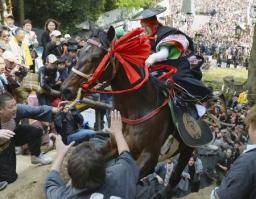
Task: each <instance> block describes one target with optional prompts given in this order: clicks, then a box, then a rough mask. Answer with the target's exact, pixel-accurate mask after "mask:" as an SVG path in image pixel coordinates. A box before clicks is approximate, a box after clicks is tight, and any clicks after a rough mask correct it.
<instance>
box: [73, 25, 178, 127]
mask: <svg viewBox="0 0 256 199" xmlns="http://www.w3.org/2000/svg"><path fill="white" fill-rule="evenodd" d="M142 32H143V30H141V29H135V30H134V31H132V32H130V33H127V34H126V36H123V37H122V38H121V39H119V40H117V41H116V40H114V41H112V43H111V45H110V46H111V47H110V48H109V49H105V48H104V47H103V45H102V44H101V43H100V42H97V41H95V40H93V39H89V40H87V43H89V44H91V45H94V46H96V47H98V48H100V49H103V50H104V51H107V53H106V54H105V56H104V57H103V59H102V60H101V62H100V64H99V65H98V66H97V67H96V69H95V70H94V72H93V74H89V75H87V74H85V73H83V72H81V71H78V70H77V69H75V68H72V71H73V72H74V73H75V74H77V75H78V76H80V77H83V78H85V79H86V82H85V83H83V85H82V88H83V89H85V90H88V91H89V92H91V93H106V94H124V93H130V92H133V91H136V90H138V89H140V88H141V87H142V86H143V85H144V84H145V83H146V82H147V81H148V79H149V69H148V67H147V66H145V65H144V62H145V58H147V57H148V56H149V54H150V44H149V41H148V39H147V38H146V37H143V36H140V34H141V33H142ZM122 42H123V43H122ZM126 42H127V43H126ZM129 42H130V43H129ZM138 47H140V48H141V49H138ZM126 49H127V51H128V53H126V54H125V53H124V52H125V51H126ZM122 50H123V51H122ZM129 50H130V51H129ZM131 51H132V52H131ZM136 53H137V54H136ZM138 55H139V56H138ZM133 56H134V57H135V58H134V60H133ZM117 60H118V61H119V62H120V64H121V66H122V67H123V69H124V71H125V72H126V75H127V77H128V80H129V81H130V83H131V85H132V87H131V88H128V89H124V90H112V91H106V90H98V89H96V88H95V87H93V86H95V83H97V82H98V80H99V78H100V77H101V75H102V73H103V72H104V71H105V70H106V68H107V67H108V65H109V64H110V63H111V62H112V63H111V64H112V66H113V72H112V77H111V80H112V79H113V78H114V77H115V75H116V73H117V72H116V71H117V69H116V67H117V66H116V64H115V63H116V61H117ZM129 62H132V63H134V64H135V65H138V66H140V65H143V66H142V67H143V70H144V77H141V76H139V75H138V73H137V71H136V70H135V69H134V68H133V67H132V66H131V65H130V64H129ZM175 72H176V69H175ZM132 74H134V77H132V76H131V75H132ZM169 100H170V95H169V96H167V98H166V99H165V100H164V102H163V103H162V104H161V105H160V106H158V107H157V108H155V109H154V110H152V111H150V112H149V113H147V114H146V115H144V116H143V117H141V118H137V119H129V118H124V117H122V121H123V122H124V123H126V124H129V125H138V124H141V123H143V122H145V121H147V120H149V119H150V118H152V117H154V116H155V115H157V114H158V113H159V112H160V111H161V110H162V109H163V108H164V107H165V106H166V105H167V104H168V102H169Z"/></svg>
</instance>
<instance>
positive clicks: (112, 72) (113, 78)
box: [61, 27, 193, 188]
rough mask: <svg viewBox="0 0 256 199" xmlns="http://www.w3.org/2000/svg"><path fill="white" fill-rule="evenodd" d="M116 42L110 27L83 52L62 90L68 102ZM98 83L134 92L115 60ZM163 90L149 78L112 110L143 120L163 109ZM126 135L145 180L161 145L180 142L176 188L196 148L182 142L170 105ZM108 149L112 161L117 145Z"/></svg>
mask: <svg viewBox="0 0 256 199" xmlns="http://www.w3.org/2000/svg"><path fill="white" fill-rule="evenodd" d="M114 38H115V30H114V28H113V27H110V28H109V30H108V31H107V32H104V31H102V30H97V32H96V33H95V35H94V36H93V37H92V38H91V39H90V42H88V43H87V44H86V45H85V46H84V47H83V48H82V49H81V51H80V52H79V57H78V58H79V59H78V64H77V66H75V68H74V69H73V72H72V73H71V74H70V75H69V77H68V78H67V79H66V80H65V81H64V82H63V84H62V86H61V92H62V96H63V97H64V98H66V99H69V100H71V99H74V98H75V96H76V92H77V91H78V88H80V87H81V84H83V83H84V82H87V81H88V78H90V77H91V75H92V74H94V72H95V70H96V68H97V66H98V65H99V63H100V61H102V59H103V57H104V56H105V55H106V54H107V53H109V52H108V49H110V48H111V45H112V42H113V40H114ZM134 55H135V54H134ZM133 68H134V69H135V70H136V72H137V73H139V74H140V76H141V77H145V75H146V74H145V72H143V71H142V70H141V69H140V68H139V67H137V66H136V65H133ZM98 82H101V83H103V84H104V83H107V84H110V86H111V88H112V89H113V90H125V89H128V90H129V89H131V83H130V82H129V79H128V78H127V74H126V72H125V70H124V69H123V67H122V64H121V63H120V62H119V61H117V59H115V58H114V57H113V56H112V57H111V58H110V60H109V61H108V63H107V67H106V68H105V69H104V71H103V72H102V75H101V76H100V78H99V80H98ZM161 90H162V89H161V83H159V82H158V81H156V80H155V79H154V78H153V77H150V78H149V79H148V80H147V81H145V83H144V84H143V85H142V86H141V87H140V88H139V89H137V90H134V91H131V92H127V93H122V94H116V95H113V108H114V109H117V110H119V111H120V113H121V115H122V117H124V118H128V119H129V120H136V119H138V118H143V117H144V116H145V115H147V114H148V113H151V112H152V110H156V109H157V108H158V107H160V106H161V105H162V104H163V102H164V101H165V100H166V99H165V97H164V95H163V94H162V92H161ZM123 133H124V136H125V139H126V141H127V143H128V145H129V148H130V152H131V154H132V156H133V157H134V158H135V159H136V161H137V163H138V165H139V168H140V177H145V176H146V175H148V174H150V173H152V171H153V169H154V167H155V165H156V164H157V162H158V158H159V154H160V150H161V147H162V145H163V144H164V142H165V141H166V139H167V138H168V136H170V135H171V134H173V136H174V137H175V138H176V139H177V140H178V141H179V147H178V152H179V153H180V156H179V159H178V164H177V166H176V169H175V172H173V175H172V177H171V180H170V183H169V186H170V187H171V188H173V187H175V186H176V185H177V184H178V182H179V180H180V175H181V173H182V171H183V169H184V168H185V166H186V165H187V163H188V160H189V158H190V157H191V155H192V152H193V148H192V147H189V146H187V145H185V143H184V142H183V141H182V140H181V139H180V137H179V135H178V133H177V130H176V128H175V125H174V124H173V122H172V119H171V111H170V109H169V107H168V105H167V104H166V105H165V106H162V108H161V110H160V111H159V112H158V113H157V114H155V115H154V116H153V117H151V118H149V119H147V120H145V121H143V122H140V123H137V124H135V125H134V124H129V123H128V122H123ZM106 149H108V151H109V152H110V154H111V158H113V157H114V156H117V149H116V145H115V144H113V140H112V141H109V142H108V143H107V144H106Z"/></svg>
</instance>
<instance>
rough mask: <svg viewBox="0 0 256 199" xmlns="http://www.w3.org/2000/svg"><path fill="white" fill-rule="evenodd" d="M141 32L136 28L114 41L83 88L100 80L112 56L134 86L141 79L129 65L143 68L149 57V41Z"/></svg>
mask: <svg viewBox="0 0 256 199" xmlns="http://www.w3.org/2000/svg"><path fill="white" fill-rule="evenodd" d="M142 32H143V29H141V28H137V29H135V30H133V31H131V32H129V33H127V34H126V35H124V36H123V37H121V38H120V39H118V40H114V41H113V42H112V44H111V48H110V50H109V52H108V53H107V54H106V55H105V56H104V57H103V59H102V60H101V62H100V64H99V65H98V67H97V68H96V70H95V71H94V73H93V75H92V77H91V78H90V79H89V80H88V82H86V83H85V84H83V88H84V89H88V88H89V87H90V85H91V84H93V83H94V82H96V81H97V80H98V79H99V78H100V76H101V74H102V72H103V71H104V69H105V67H106V65H107V63H108V62H109V59H110V58H111V56H113V55H114V56H115V58H116V59H117V60H118V61H119V62H120V63H121V65H122V67H123V68H124V71H125V73H126V75H127V78H128V80H129V82H130V83H131V84H134V83H136V82H137V81H139V80H140V78H141V77H140V75H139V74H138V73H137V71H136V70H135V69H134V68H133V66H131V64H135V65H137V66H139V67H142V68H144V67H145V60H146V59H147V58H148V56H149V55H150V43H149V40H148V38H147V37H146V36H145V35H142V34H141V33H142Z"/></svg>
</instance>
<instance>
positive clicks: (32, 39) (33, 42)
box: [23, 19, 38, 48]
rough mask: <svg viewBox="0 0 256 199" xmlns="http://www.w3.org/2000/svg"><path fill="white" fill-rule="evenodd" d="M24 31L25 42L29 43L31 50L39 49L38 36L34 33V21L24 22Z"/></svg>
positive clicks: (27, 20) (26, 20)
mask: <svg viewBox="0 0 256 199" xmlns="http://www.w3.org/2000/svg"><path fill="white" fill-rule="evenodd" d="M23 30H24V33H25V38H24V41H25V42H26V43H27V45H28V47H29V48H36V47H38V41H37V35H36V33H35V32H34V31H32V21H31V20H30V19H25V20H24V22H23Z"/></svg>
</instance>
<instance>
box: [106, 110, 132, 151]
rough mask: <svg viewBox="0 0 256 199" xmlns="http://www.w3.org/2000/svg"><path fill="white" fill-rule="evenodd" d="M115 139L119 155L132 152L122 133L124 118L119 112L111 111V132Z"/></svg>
mask: <svg viewBox="0 0 256 199" xmlns="http://www.w3.org/2000/svg"><path fill="white" fill-rule="evenodd" d="M108 131H110V132H111V133H112V134H113V135H114V137H115V139H116V143H117V149H118V153H119V155H120V154H121V153H123V152H124V151H128V152H129V151H130V149H129V146H128V144H127V142H126V140H125V138H124V135H123V132H122V118H121V115H120V112H119V111H117V110H114V111H111V125H110V128H109V130H108Z"/></svg>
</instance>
